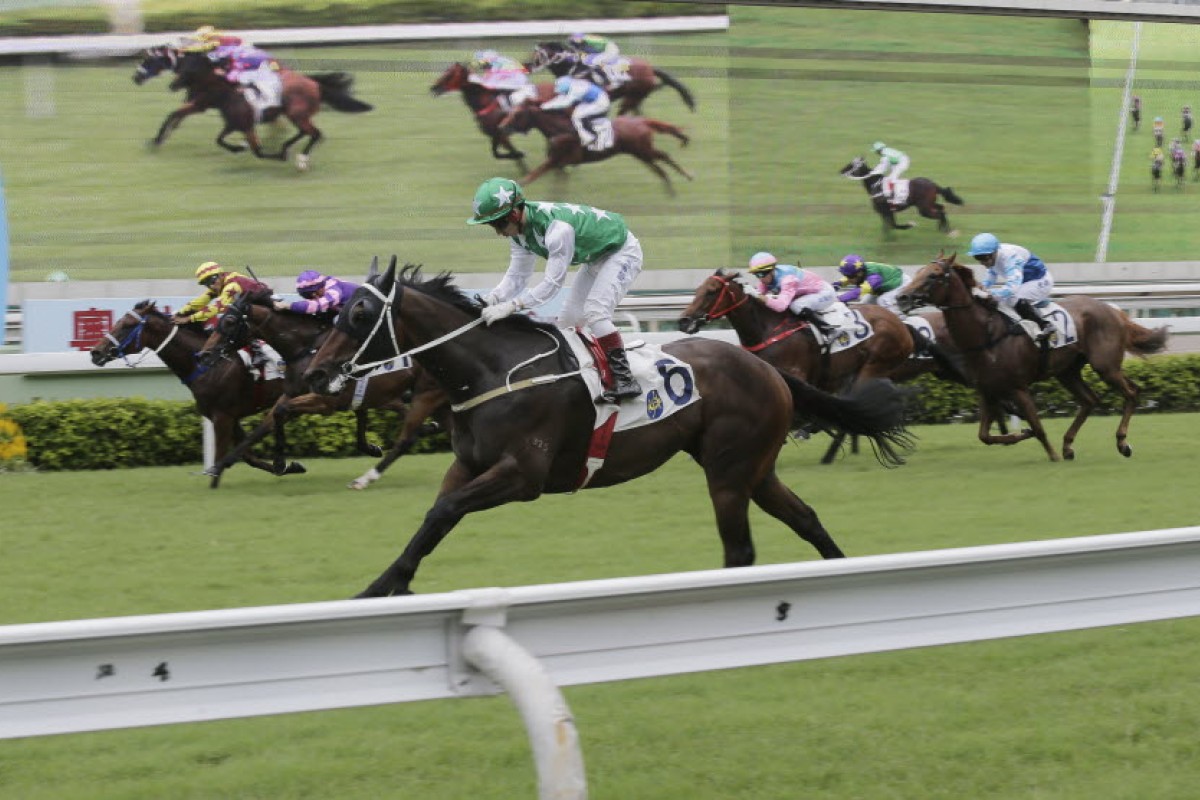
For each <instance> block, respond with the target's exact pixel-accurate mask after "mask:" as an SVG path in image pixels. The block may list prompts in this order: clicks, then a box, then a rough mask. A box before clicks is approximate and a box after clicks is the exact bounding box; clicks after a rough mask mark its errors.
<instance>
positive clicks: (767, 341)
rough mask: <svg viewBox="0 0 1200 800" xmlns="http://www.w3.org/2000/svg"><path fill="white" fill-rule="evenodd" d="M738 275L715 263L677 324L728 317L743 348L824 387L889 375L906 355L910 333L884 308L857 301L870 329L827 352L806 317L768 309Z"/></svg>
mask: <svg viewBox="0 0 1200 800" xmlns="http://www.w3.org/2000/svg"><path fill="white" fill-rule="evenodd" d="M738 277H739V275H738V273H736V272H733V273H730V274H726V273H725V271H724V270H720V269H718V270H717V271H716V272H714V273H713V274H712V275H710V276H708V277H707V278H705V279H704V282H703V283H701V284H700V285H699V286H698V287H697V288H696V293H695V295H694V296H693V297H692V302H691V303H689V304H688V306H687V308H685V309H684V310H683V312H682V314H680V317H679V330H680V331H682V332H683V333H696V332H697V331H699V330H700V328H701V327H703V326H704V324H705V323H706V322H711V321H712V320H716V319H721V318H722V317H725V318H728V320H729V324H730V325H731V326H733V329H734V331H736V332H737V335H738V341H739V342H741V344H742V347H743V348H745V349H746V350H748V351H749V352H751V353H754V354H755V355H757V356H758V357H759V358H761V359H762V360H764V361H766V362H767V363H768V364H772V365H774V366H776V367H778V368H779V369H781V370H783V371H784V372H787V373H789V374H791V375H795V376H796V377H797V378H801V379H803V380H806V381H809V382H810V383H812V384H814V385H816V386H817V387H819V388H821V389H824V390H826V391H841V390H844V389H846V388H848V387H850V386H852V385H853V384H854V383H855V382H857V381H860V380H869V379H871V378H882V377H892V373H893V372H895V371H896V370H897V369H899V368H900V367H901V366H902V365H903V364H905V363H906V362H908V361H910V360H911V359H910V358H909V356H910V355H912V352H913V334H912V333H911V332H910V331H909V329H908V327H907V326H906V325H905V324H904V323H903V322H902V321H901V320H900V318H899V317H897V316H896V315H895V314H893V313H892V312H890V311H888V310H887V309H886V308H880V307H879V306H861V307H860V308H859V311H861V312H862V315H863V317H864V318H865V319H866V320H867V322H869V323H870V324H871V327H872V328H873V329H874V331H875V335H874V336H872V337H871V338H869V339H867V340H866V341H863V342H860V343H858V344H856V345H854V346H852V347H848V348H846V349H845V350H842V351H840V352H837V353H834V354H832V355H831V354H829V353H828V352H827V351H826V350H825V348H823V347H822V346H821V345H819V344H817V340H816V338H815V337H814V336H813V335H812V333H811V330H810V326H809V324H808V323H807V322H803V321H801V320H800V319H798V318H797V317H796V316H795V315H794V314H792V313H790V312H783V313H781V312H778V311H772V310H771V309H770V308H768V307H767V304H766V303H764V302H762V300H761V299H760V298H757V297H753V296H751V295H749V294H747V293H746V288H745V287H744V286H743V285H742V284H741V283H740V282H739V281H738V280H737V279H738ZM840 448H841V440H840V439H837V440H835V446H834V447H831V448H830V449H829V451H828V452H827V453H826V454H825V458H824V459H823V462H824V463H827V464H828V463H831V462H832V461H833V457H834V456H835V455H836V454H837V452H838V450H840Z"/></svg>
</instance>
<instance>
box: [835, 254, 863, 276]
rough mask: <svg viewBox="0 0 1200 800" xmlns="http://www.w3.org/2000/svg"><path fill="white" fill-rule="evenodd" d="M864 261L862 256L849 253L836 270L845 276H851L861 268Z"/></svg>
mask: <svg viewBox="0 0 1200 800" xmlns="http://www.w3.org/2000/svg"><path fill="white" fill-rule="evenodd" d="M865 263H866V261H864V260H863V257H862V256H860V255H857V254H855V253H851V254H850V255H848V256H846V257H845V258H843V259H842V263H841V266H839V267H838V272H840V273H842V274H843V275H845V276H846V277H847V278H853V277H854V276H855V275H857V274H858V271H859V270H860V269H862V266H863V264H865Z"/></svg>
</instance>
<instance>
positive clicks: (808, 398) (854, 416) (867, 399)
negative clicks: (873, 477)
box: [776, 368, 913, 466]
mask: <svg viewBox="0 0 1200 800" xmlns="http://www.w3.org/2000/svg"><path fill="white" fill-rule="evenodd" d="M776 371H777V372H779V374H780V376H781V377H782V378H783V380H784V381H785V382H786V383H787V385H788V389H790V390H791V392H792V403H793V405H794V408H795V412H794V415H795V418H796V420H797V421H805V422H808V421H813V422H816V423H817V424H818V425H819V426H821V427H822V428H826V429H828V428H833V429H836V430H839V431H844V432H846V433H853V434H858V435H859V436H866V437H867V438H869V439H870V440H871V445H872V447H873V448H874V449H875V457H876V458H878V459H879V461H880V463H882V464H884V465H885V466H894V465H899V464H903V463H904V454H905V453H907V452H908V451H909V450H911V449H912V447H913V439H912V436H911V435H910V434H909V433H908V431H907V430H905V428H904V407H905V393H904V392H903V391H901V390H900V389H898V388H897V387H896V385H895V384H894V383H892V382H891V381H889V380H886V379H873V380H868V381H863V382H861V383H859V384H858V385H856V386H855V387H854V388H853V389H852V390H851V391H850V392H849V393H848V394H845V395H841V396H838V395H832V394H829V393H828V392H823V391H821V390H820V389H818V388H816V387H815V386H813V385H811V384H809V383H807V382H805V381H803V380H801V379H799V378H797V377H796V376H794V375H791V374H789V373H787V372H784V371H783V370H781V369H778V368H777V370H776Z"/></svg>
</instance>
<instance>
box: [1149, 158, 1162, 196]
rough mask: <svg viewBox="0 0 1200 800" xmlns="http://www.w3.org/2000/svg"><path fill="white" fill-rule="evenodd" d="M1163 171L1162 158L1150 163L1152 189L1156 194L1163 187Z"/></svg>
mask: <svg viewBox="0 0 1200 800" xmlns="http://www.w3.org/2000/svg"><path fill="white" fill-rule="evenodd" d="M1162 170H1163V160H1162V159H1161V158H1155V159H1153V160H1151V162H1150V188H1151V189H1153V190H1154V191H1156V192H1157V191H1158V189H1159V187H1160V186H1162Z"/></svg>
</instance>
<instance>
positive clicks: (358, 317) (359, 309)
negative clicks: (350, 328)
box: [350, 303, 367, 325]
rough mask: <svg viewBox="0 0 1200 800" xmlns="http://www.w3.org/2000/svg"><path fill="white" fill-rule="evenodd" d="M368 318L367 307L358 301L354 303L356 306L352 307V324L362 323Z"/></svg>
mask: <svg viewBox="0 0 1200 800" xmlns="http://www.w3.org/2000/svg"><path fill="white" fill-rule="evenodd" d="M366 318H367V310H366V309H365V308H363V304H362V303H356V304H355V305H354V307H353V308H351V309H350V324H351V325H361V324H362V323H363V322H364V321H365V320H366Z"/></svg>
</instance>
